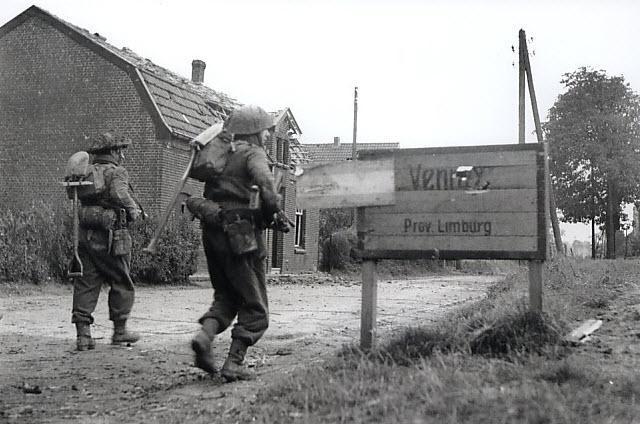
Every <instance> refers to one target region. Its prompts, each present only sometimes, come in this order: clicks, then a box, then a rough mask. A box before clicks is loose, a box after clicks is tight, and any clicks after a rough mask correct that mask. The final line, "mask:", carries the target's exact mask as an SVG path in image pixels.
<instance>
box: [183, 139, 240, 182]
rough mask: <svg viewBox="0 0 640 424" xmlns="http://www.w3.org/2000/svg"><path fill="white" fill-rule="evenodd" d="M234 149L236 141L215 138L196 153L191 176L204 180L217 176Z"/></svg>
mask: <svg viewBox="0 0 640 424" xmlns="http://www.w3.org/2000/svg"><path fill="white" fill-rule="evenodd" d="M234 151H235V146H234V143H233V142H232V141H230V140H229V139H228V138H226V137H216V138H214V139H213V140H211V141H210V142H209V143H207V144H206V145H205V146H204V147H203V148H202V149H200V151H199V152H198V153H196V157H195V159H194V161H193V166H192V167H191V171H190V172H189V177H191V178H194V179H196V180H198V181H202V182H207V181H208V180H210V179H212V178H215V177H217V176H218V175H220V174H221V173H222V171H223V170H224V167H225V166H226V165H227V160H228V159H229V156H230V155H231V154H232V153H233V152H234Z"/></svg>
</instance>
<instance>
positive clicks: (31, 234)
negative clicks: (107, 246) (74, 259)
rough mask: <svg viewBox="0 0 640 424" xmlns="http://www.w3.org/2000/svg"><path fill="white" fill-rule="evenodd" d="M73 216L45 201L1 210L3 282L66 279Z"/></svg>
mask: <svg viewBox="0 0 640 424" xmlns="http://www.w3.org/2000/svg"><path fill="white" fill-rule="evenodd" d="M70 215H71V214H70V213H68V211H65V210H64V209H63V208H62V207H60V208H56V207H54V206H52V205H51V204H48V203H46V202H42V201H38V202H33V203H31V205H29V206H27V207H26V208H20V209H12V208H10V207H4V208H3V209H2V210H0V281H4V282H14V283H23V282H28V283H35V284H38V283H41V282H43V281H45V280H47V279H50V278H56V279H61V278H63V276H64V275H65V273H66V269H67V266H68V263H69V259H70V258H71V249H72V246H71V238H70V237H68V236H67V235H68V234H70V228H71V216H70Z"/></svg>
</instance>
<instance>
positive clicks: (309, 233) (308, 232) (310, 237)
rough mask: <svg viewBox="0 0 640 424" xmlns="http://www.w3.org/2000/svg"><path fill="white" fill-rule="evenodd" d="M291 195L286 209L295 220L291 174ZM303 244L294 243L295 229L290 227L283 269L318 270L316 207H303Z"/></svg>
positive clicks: (294, 188) (298, 270)
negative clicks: (299, 245) (296, 245)
mask: <svg viewBox="0 0 640 424" xmlns="http://www.w3.org/2000/svg"><path fill="white" fill-rule="evenodd" d="M289 184H290V185H291V192H292V196H291V197H290V198H289V199H288V200H287V203H288V209H290V210H292V211H293V212H292V213H291V214H290V215H289V218H291V219H292V220H293V221H295V210H296V199H295V193H296V186H295V176H293V175H292V176H291V181H290V183H289ZM304 213H305V245H304V248H303V249H301V248H297V247H295V246H294V243H295V229H292V230H291V231H290V232H289V234H287V236H288V237H287V238H286V241H287V242H288V245H287V246H286V247H287V248H288V249H290V250H289V252H290V254H289V255H286V256H285V263H286V266H285V271H286V272H290V273H296V272H302V271H317V270H318V235H319V232H320V211H319V210H318V209H305V211H304Z"/></svg>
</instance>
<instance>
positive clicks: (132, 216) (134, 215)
mask: <svg viewBox="0 0 640 424" xmlns="http://www.w3.org/2000/svg"><path fill="white" fill-rule="evenodd" d="M141 216H142V212H141V211H140V209H131V210H129V221H130V222H134V221H137V220H138V219H140V217H141Z"/></svg>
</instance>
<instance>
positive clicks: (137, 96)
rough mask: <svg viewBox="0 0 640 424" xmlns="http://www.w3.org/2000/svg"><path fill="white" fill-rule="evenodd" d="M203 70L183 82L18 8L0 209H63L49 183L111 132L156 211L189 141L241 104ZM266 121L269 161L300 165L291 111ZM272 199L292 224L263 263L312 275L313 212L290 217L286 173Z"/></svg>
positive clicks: (192, 185) (3, 95)
mask: <svg viewBox="0 0 640 424" xmlns="http://www.w3.org/2000/svg"><path fill="white" fill-rule="evenodd" d="M205 67H206V65H205V63H204V62H202V61H200V60H194V61H193V62H192V79H191V80H189V79H186V78H183V77H181V76H179V75H177V74H175V73H173V72H171V71H169V70H167V69H164V68H162V67H160V66H157V65H155V64H153V63H152V62H151V61H149V60H148V59H145V58H142V57H140V56H138V55H137V54H135V53H134V52H132V51H131V50H129V49H127V48H126V47H123V48H122V49H119V48H117V47H114V46H113V45H110V44H109V43H107V42H106V39H105V38H104V37H103V36H101V35H100V34H98V33H90V32H89V31H87V30H84V29H82V28H78V27H76V26H74V25H72V24H70V23H68V22H65V21H63V20H62V19H59V18H58V17H56V16H53V15H51V14H50V13H48V12H46V11H44V10H42V9H40V8H38V7H36V6H32V7H30V8H28V9H27V10H25V11H24V12H23V13H21V14H20V15H18V16H16V17H15V18H14V19H12V20H11V21H9V22H7V23H6V24H5V25H3V26H2V27H0V134H1V136H0V202H2V204H8V203H11V204H13V205H21V204H27V203H29V202H31V201H32V200H34V199H35V198H40V199H47V200H50V201H51V202H65V201H66V197H65V196H64V191H63V190H62V189H61V186H60V184H59V181H61V180H62V178H63V177H64V168H65V165H66V162H67V159H68V158H69V156H71V154H73V153H74V152H76V151H78V150H85V149H86V148H87V147H88V145H89V143H90V139H91V137H93V136H95V135H96V134H99V133H101V132H103V131H107V130H111V129H115V130H117V131H119V132H121V133H123V134H124V135H126V136H128V137H129V138H131V140H132V141H133V144H132V145H131V146H130V148H129V149H128V151H127V161H126V166H127V169H128V170H129V174H130V176H131V180H132V183H133V184H134V186H135V188H136V194H137V196H138V198H139V199H140V201H141V203H142V204H144V205H145V207H146V209H147V211H149V212H151V213H153V214H156V215H157V214H159V213H160V212H161V211H162V210H163V209H164V207H165V205H167V204H168V202H169V201H170V199H171V197H172V194H173V191H174V189H175V185H176V183H177V181H178V180H179V179H180V177H181V175H182V173H183V172H184V169H185V167H186V165H187V162H188V158H189V145H188V142H189V140H190V139H191V138H193V137H194V136H195V135H197V134H198V133H200V132H201V131H202V130H204V129H205V128H207V127H208V126H210V125H212V124H214V123H216V122H220V121H221V120H224V119H225V118H226V117H227V116H228V114H229V113H230V112H231V111H232V110H233V109H234V108H235V107H237V106H239V105H240V104H241V103H240V102H238V101H236V100H235V99H233V98H231V97H229V96H227V95H226V94H224V93H221V92H218V91H215V90H213V89H211V88H209V87H207V86H206V85H204V70H205ZM274 115H275V117H276V120H277V126H276V136H275V138H274V142H273V143H272V144H271V145H270V146H267V147H268V150H269V151H270V154H271V156H272V157H273V158H274V159H276V160H278V162H281V163H283V164H289V163H290V162H291V161H292V160H293V161H296V160H299V161H304V154H303V153H302V152H301V151H300V149H299V148H298V149H297V150H296V147H295V146H297V145H298V144H299V143H297V141H296V138H297V137H298V136H299V135H300V133H301V131H300V128H299V126H298V124H297V123H296V121H295V118H294V117H293V114H292V113H291V110H289V109H288V108H285V109H283V110H281V111H278V112H274ZM185 191H187V192H190V193H192V194H195V195H201V193H202V183H200V182H198V181H195V180H189V181H188V183H187V185H186V188H185ZM282 194H283V198H284V203H285V210H286V212H287V214H288V215H289V216H290V217H292V218H293V217H294V216H296V217H297V221H299V222H300V224H301V226H300V228H297V229H296V230H297V231H296V232H293V231H292V232H290V233H289V234H286V235H282V234H277V235H274V234H268V235H267V236H268V242H269V243H270V244H269V246H271V247H272V249H271V252H270V254H269V257H268V266H269V268H277V269H279V270H280V271H281V272H287V273H293V272H300V271H313V270H316V268H317V243H316V242H315V240H316V239H317V233H318V229H317V224H316V223H317V221H318V219H317V211H316V212H314V211H305V212H304V213H303V212H302V211H298V212H296V210H295V176H294V175H293V173H287V175H286V176H285V180H284V182H283V191H282ZM305 224H306V226H305Z"/></svg>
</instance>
